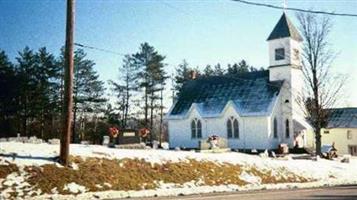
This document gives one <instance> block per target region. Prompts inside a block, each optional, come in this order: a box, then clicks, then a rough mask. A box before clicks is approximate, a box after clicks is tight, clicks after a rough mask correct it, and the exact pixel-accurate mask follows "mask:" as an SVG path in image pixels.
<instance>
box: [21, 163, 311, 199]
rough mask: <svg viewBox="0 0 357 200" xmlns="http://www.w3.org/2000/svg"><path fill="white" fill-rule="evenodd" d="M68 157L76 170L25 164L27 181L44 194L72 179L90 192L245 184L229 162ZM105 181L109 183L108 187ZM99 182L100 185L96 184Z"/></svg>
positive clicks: (271, 178)
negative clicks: (167, 185)
mask: <svg viewBox="0 0 357 200" xmlns="http://www.w3.org/2000/svg"><path fill="white" fill-rule="evenodd" d="M71 160H72V162H73V163H76V164H77V165H78V166H79V169H78V170H74V169H71V168H59V167H57V166H56V165H52V164H51V165H43V166H41V167H27V168H25V170H26V171H27V172H28V173H30V178H28V180H27V181H28V182H29V183H30V184H31V185H34V186H35V189H41V190H42V191H43V192H44V193H51V190H52V189H53V188H55V187H56V188H57V190H58V191H59V193H61V194H68V191H65V190H63V188H64V186H65V185H66V184H68V183H71V182H75V183H77V184H79V185H83V186H85V187H86V188H87V189H88V190H89V191H104V190H109V189H112V190H142V189H154V188H156V187H157V186H158V182H164V183H175V184H184V183H187V182H190V181H195V182H199V183H200V184H201V185H211V186H213V185H222V184H235V185H240V186H242V185H245V184H247V183H246V182H245V181H244V180H241V179H240V178H239V175H240V174H241V173H242V172H243V168H242V166H240V165H233V164H229V163H224V164H218V163H214V162H209V161H196V160H188V161H187V162H179V163H171V162H168V163H165V164H162V165H160V164H151V163H149V162H146V161H144V160H138V159H123V160H109V159H104V158H101V159H100V158H87V159H86V160H82V159H81V158H79V157H72V158H71ZM244 171H246V172H247V173H250V174H253V175H255V176H259V177H261V179H262V183H289V182H306V181H308V180H306V179H305V178H303V177H300V176H297V175H295V174H292V173H288V172H287V170H286V169H284V168H282V169H281V170H279V171H283V172H284V174H288V176H283V175H282V174H281V173H279V174H272V173H273V172H272V171H263V170H259V169H257V168H254V167H253V168H248V169H244ZM104 183H109V184H110V185H111V187H109V186H108V185H105V184H104ZM98 185H101V186H102V187H97V186H98Z"/></svg>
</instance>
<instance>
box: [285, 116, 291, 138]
mask: <svg viewBox="0 0 357 200" xmlns="http://www.w3.org/2000/svg"><path fill="white" fill-rule="evenodd" d="M285 137H286V138H289V137H290V127H289V120H288V119H287V120H286V121H285Z"/></svg>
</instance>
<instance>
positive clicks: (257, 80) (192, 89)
mask: <svg viewBox="0 0 357 200" xmlns="http://www.w3.org/2000/svg"><path fill="white" fill-rule="evenodd" d="M282 83H283V81H274V82H269V71H258V72H248V73H242V74H239V75H234V76H212V77H201V78H200V77H199V78H197V79H195V80H190V81H188V82H186V84H184V86H183V88H182V90H181V91H180V94H179V98H178V100H177V102H176V103H175V105H174V106H173V108H172V109H171V112H170V114H169V116H171V117H183V116H185V115H186V114H187V112H188V111H189V110H190V108H191V107H193V106H195V107H196V108H197V109H198V111H199V113H200V115H201V116H202V117H215V116H217V115H219V114H220V113H222V111H223V110H224V108H225V107H226V105H227V104H228V103H229V102H231V103H233V106H234V108H235V109H236V111H237V112H238V113H239V115H241V116H266V115H269V114H270V113H271V111H272V107H273V106H274V102H275V99H276V96H277V95H278V93H279V91H280V89H281V86H282Z"/></svg>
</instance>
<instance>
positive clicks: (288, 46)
mask: <svg viewBox="0 0 357 200" xmlns="http://www.w3.org/2000/svg"><path fill="white" fill-rule="evenodd" d="M302 40H303V39H302V37H301V35H300V34H299V31H298V30H297V29H296V28H295V26H294V25H293V23H292V22H291V21H290V20H289V18H288V17H287V16H286V14H285V12H283V14H282V16H281V17H280V19H279V21H278V23H277V24H276V25H275V27H274V29H273V31H272V32H271V33H270V35H269V37H268V39H267V41H268V43H269V67H282V66H287V67H292V68H301V61H300V54H301V42H302Z"/></svg>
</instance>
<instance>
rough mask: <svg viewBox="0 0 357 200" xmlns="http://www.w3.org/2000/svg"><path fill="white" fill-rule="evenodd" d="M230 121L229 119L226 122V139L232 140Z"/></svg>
mask: <svg viewBox="0 0 357 200" xmlns="http://www.w3.org/2000/svg"><path fill="white" fill-rule="evenodd" d="M232 136H233V134H232V121H231V120H230V119H228V120H227V137H228V138H232Z"/></svg>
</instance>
